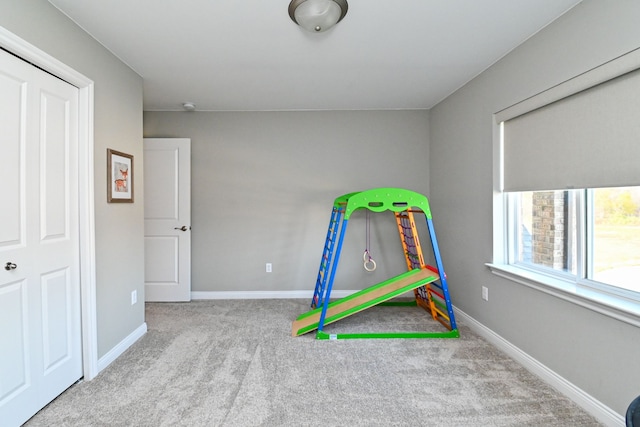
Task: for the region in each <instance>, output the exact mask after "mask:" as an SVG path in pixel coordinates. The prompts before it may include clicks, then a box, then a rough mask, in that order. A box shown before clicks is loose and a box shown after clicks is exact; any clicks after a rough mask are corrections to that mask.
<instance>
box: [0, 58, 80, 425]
mask: <svg viewBox="0 0 640 427" xmlns="http://www.w3.org/2000/svg"><path fill="white" fill-rule="evenodd" d="M0 93H1V94H2V96H0V118H1V120H0V148H1V150H2V151H1V152H2V154H1V155H0V180H1V181H2V208H1V209H0V349H1V350H0V420H2V422H1V423H2V424H3V425H7V426H12V425H20V424H21V423H23V422H24V421H26V420H27V419H29V418H30V417H31V416H32V415H33V414H35V413H36V412H37V411H38V410H40V409H41V408H42V407H44V406H45V405H46V404H47V403H49V402H50V401H51V400H53V399H54V398H55V397H56V396H58V395H59V394H60V393H62V392H63V391H64V390H65V389H66V388H68V387H69V386H70V385H72V384H73V383H74V382H76V381H77V380H78V379H79V378H80V377H81V376H82V348H81V317H80V273H79V271H80V270H79V222H78V158H77V153H78V89H77V88H75V87H73V86H71V85H69V84H67V83H65V82H63V81H62V80H59V79H58V78H56V77H53V76H51V75H50V74H47V73H45V72H44V71H41V70H39V69H37V68H35V67H33V66H31V65H30V64H28V63H26V62H24V61H22V60H21V59H19V58H16V57H14V56H13V55H10V54H9V53H7V52H5V51H2V50H0Z"/></svg>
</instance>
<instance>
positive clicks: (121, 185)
mask: <svg viewBox="0 0 640 427" xmlns="http://www.w3.org/2000/svg"><path fill="white" fill-rule="evenodd" d="M119 170H120V176H122V178H121V179H116V180H115V184H116V191H118V192H126V191H127V175H128V174H129V169H124V170H123V169H119Z"/></svg>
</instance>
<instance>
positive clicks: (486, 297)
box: [482, 286, 489, 301]
mask: <svg viewBox="0 0 640 427" xmlns="http://www.w3.org/2000/svg"><path fill="white" fill-rule="evenodd" d="M482 299H483V300H485V301H489V288H487V287H486V286H483V287H482Z"/></svg>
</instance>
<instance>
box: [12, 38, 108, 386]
mask: <svg viewBox="0 0 640 427" xmlns="http://www.w3.org/2000/svg"><path fill="white" fill-rule="evenodd" d="M0 47H2V48H4V49H6V50H8V51H9V52H11V53H13V54H14V55H17V56H19V57H21V58H22V59H24V60H26V61H28V62H30V63H32V64H34V65H36V66H37V67H40V68H42V69H43V70H45V71H47V72H49V73H51V74H53V75H54V76H57V77H59V78H61V79H62V80H65V81H66V82H68V83H70V84H71V85H73V86H75V87H77V88H78V95H79V102H78V127H79V128H78V131H79V132H78V180H79V186H78V187H79V188H78V205H79V212H78V213H79V226H80V230H79V239H80V301H81V302H80V305H81V308H80V310H81V318H82V320H81V321H82V325H81V328H82V367H83V375H84V379H85V380H91V379H93V378H94V377H95V376H96V375H98V373H99V372H100V371H99V366H98V339H97V338H98V336H97V315H96V251H95V234H96V233H95V204H94V199H95V195H94V184H93V182H94V166H93V157H94V154H93V150H94V146H93V144H94V140H93V116H94V83H93V81H92V80H91V79H89V78H87V77H86V76H84V75H83V74H81V73H79V72H77V71H76V70H74V69H73V68H71V67H69V66H67V65H65V64H64V63H62V62H60V61H59V60H57V59H56V58H54V57H52V56H51V55H49V54H47V53H46V52H44V51H42V50H41V49H39V48H37V47H36V46H34V45H32V44H31V43H29V42H27V41H25V40H23V39H21V38H20V37H18V36H16V35H15V34H13V33H11V32H10V31H8V30H6V29H5V28H4V27H2V26H0Z"/></svg>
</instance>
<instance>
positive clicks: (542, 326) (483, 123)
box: [430, 0, 640, 413]
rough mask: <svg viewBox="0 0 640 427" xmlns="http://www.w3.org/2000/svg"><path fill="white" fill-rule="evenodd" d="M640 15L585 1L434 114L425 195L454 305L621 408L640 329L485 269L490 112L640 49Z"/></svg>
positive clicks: (633, 385)
mask: <svg viewBox="0 0 640 427" xmlns="http://www.w3.org/2000/svg"><path fill="white" fill-rule="evenodd" d="M638 22H640V2H638V1H634V0H619V1H616V2H604V1H595V0H594V1H590V0H586V1H584V2H583V3H581V4H580V5H578V6H577V7H576V8H574V9H573V10H571V11H570V12H569V13H568V14H566V15H564V16H563V17H561V18H560V19H559V20H557V21H556V22H554V23H553V24H552V25H550V26H548V27H547V28H545V29H544V30H543V31H541V32H540V33H539V34H537V35H536V36H534V37H533V38H531V39H529V40H528V41H527V42H526V43H524V44H523V45H522V46H520V47H518V48H517V49H515V50H514V51H513V52H511V53H510V54H509V55H507V56H506V57H505V58H503V59H502V60H501V61H500V62H498V63H497V64H495V65H494V66H493V67H491V68H490V69H489V70H487V71H486V72H484V73H482V74H481V75H480V76H478V77H477V78H476V79H474V80H473V81H472V82H470V83H469V84H467V85H466V86H464V87H463V88H461V89H460V90H458V91H457V92H456V93H455V94H453V95H452V96H450V97H449V98H447V99H446V100H444V101H443V102H441V103H440V104H439V105H437V106H436V107H435V108H433V109H432V110H431V111H430V113H431V121H430V130H431V134H430V142H431V145H430V150H431V151H430V154H431V162H430V181H431V187H430V193H431V202H432V206H433V211H434V218H438V217H440V218H447V221H446V222H445V223H443V222H440V223H439V229H438V233H439V237H440V243H441V246H442V252H443V258H444V259H445V261H446V262H447V264H448V265H449V268H448V275H449V283H450V284H451V285H450V286H451V293H452V300H453V302H454V304H455V305H456V306H457V307H459V308H461V309H462V310H463V311H465V312H466V313H468V314H469V315H471V316H472V317H474V318H475V319H477V320H478V321H480V322H481V323H483V324H484V325H486V326H488V327H490V328H491V329H492V330H494V331H495V332H496V333H498V334H500V335H501V336H503V337H504V338H506V339H507V340H509V341H510V342H512V343H513V344H515V345H516V346H518V347H519V348H521V349H522V350H524V351H525V352H527V353H528V354H530V355H531V356H533V357H534V358H536V359H537V360H539V361H541V362H542V363H544V364H545V365H547V366H548V367H550V368H551V369H553V370H554V371H556V372H557V373H559V374H560V375H561V376H563V377H564V378H566V379H568V380H569V381H571V382H572V383H574V384H576V385H577V386H578V387H580V388H582V389H583V390H585V391H586V392H588V393H590V394H591V395H592V396H594V397H595V398H597V399H598V400H600V401H601V402H603V403H604V404H606V405H608V406H609V407H611V408H612V409H614V410H615V411H617V412H619V413H624V411H625V410H626V407H627V405H628V404H629V403H630V402H631V400H632V399H633V398H634V397H635V396H637V395H638V394H640V363H638V355H639V351H638V350H639V349H640V344H639V343H640V329H638V328H637V327H634V326H631V325H629V324H626V323H622V322H619V321H616V320H614V319H612V318H609V317H606V316H603V315H600V314H597V313H595V312H593V311H590V310H587V309H584V308H581V307H579V306H577V305H574V304H572V303H569V302H566V301H563V300H559V299H557V298H554V297H552V296H549V295H547V294H544V293H541V292H538V291H535V290H532V289H530V288H527V287H524V286H522V285H519V284H517V283H514V282H511V281H508V280H504V279H501V278H498V277H497V276H495V275H493V274H492V273H491V272H490V271H489V269H488V268H487V267H485V263H486V262H490V261H491V260H492V174H493V164H492V138H493V134H492V132H493V128H492V113H495V112H497V111H499V110H501V109H503V108H505V107H507V106H509V105H512V104H514V103H516V102H518V101H521V100H522V99H524V98H526V97H528V96H531V95H533V94H535V93H538V92H540V91H542V90H544V89H547V88H549V87H551V86H553V85H555V84H558V83H560V82H562V81H564V80H566V79H568V78H571V77H573V76H575V75H577V74H580V73H582V72H584V71H587V70H589V69H591V68H593V67H595V66H597V65H600V64H602V63H603V62H605V61H608V60H611V59H613V58H615V57H617V56H619V55H621V54H623V53H625V52H627V51H629V50H632V49H634V48H638V47H639V46H640V25H638ZM482 285H485V286H488V287H489V295H490V298H489V302H484V301H482V300H481V290H480V288H481V286H482Z"/></svg>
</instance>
